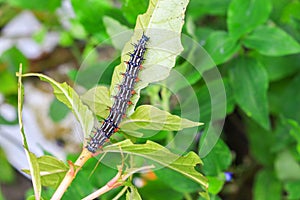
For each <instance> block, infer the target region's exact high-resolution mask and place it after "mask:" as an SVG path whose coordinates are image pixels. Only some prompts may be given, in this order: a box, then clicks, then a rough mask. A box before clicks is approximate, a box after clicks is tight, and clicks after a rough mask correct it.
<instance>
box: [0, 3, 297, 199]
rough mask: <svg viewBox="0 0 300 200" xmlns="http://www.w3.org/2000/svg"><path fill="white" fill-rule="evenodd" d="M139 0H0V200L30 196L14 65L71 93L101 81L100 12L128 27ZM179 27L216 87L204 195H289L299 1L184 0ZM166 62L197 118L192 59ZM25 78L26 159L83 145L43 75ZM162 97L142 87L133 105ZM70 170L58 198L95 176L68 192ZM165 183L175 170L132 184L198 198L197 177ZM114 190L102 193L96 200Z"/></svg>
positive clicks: (105, 44) (206, 109)
mask: <svg viewBox="0 0 300 200" xmlns="http://www.w3.org/2000/svg"><path fill="white" fill-rule="evenodd" d="M148 3H149V2H148V1H147V0H88V1H80V0H52V1H43V0H31V1H25V0H0V185H1V190H0V200H2V199H8V200H21V199H26V196H28V195H29V194H32V189H31V182H30V179H29V177H28V176H26V175H24V174H23V172H21V169H25V168H28V163H27V160H26V158H25V154H24V150H23V147H22V140H21V137H20V133H19V126H18V124H17V110H16V108H17V78H16V76H15V73H16V72H17V71H18V68H19V63H22V64H23V71H24V73H25V72H37V73H43V74H46V75H48V76H50V77H52V78H53V79H55V80H56V81H58V82H67V83H68V84H70V85H71V86H74V87H75V89H76V90H77V91H85V90H86V89H89V88H91V87H92V86H93V85H89V83H88V82H87V81H86V80H89V79H90V78H91V77H92V76H93V75H94V74H95V73H97V70H99V68H101V67H102V66H107V65H108V66H109V67H108V68H106V70H105V74H104V76H102V78H101V80H99V82H98V84H102V85H107V86H109V84H110V79H111V75H112V72H113V69H114V66H116V65H117V64H118V63H119V62H120V61H119V60H114V59H113V58H114V57H116V56H118V55H119V54H120V52H119V51H118V50H116V47H114V46H113V45H112V42H111V41H110V40H108V39H109V34H108V33H107V29H108V28H111V27H110V26H111V25H110V24H107V23H105V20H103V19H104V18H105V17H106V18H107V17H108V18H111V19H114V20H115V21H117V22H118V23H119V24H120V27H121V25H122V26H125V27H128V28H131V29H132V28H134V25H135V20H136V17H137V15H138V14H141V13H144V12H145V11H146V9H147V6H148ZM183 33H185V34H187V35H189V36H190V37H191V38H193V39H194V40H195V41H197V42H198V43H199V44H201V45H202V46H203V48H204V49H205V50H207V52H208V53H209V54H210V55H211V57H212V59H213V60H214V61H215V63H216V64H217V67H218V69H219V71H220V73H221V75H222V78H223V82H224V85H225V89H226V96H227V111H226V113H227V115H226V118H225V126H224V129H223V132H222V136H221V139H220V140H219V141H218V143H217V144H216V146H215V147H214V149H213V150H212V151H211V152H210V153H209V154H208V155H207V156H206V157H205V158H202V159H203V162H204V167H203V168H202V169H201V170H202V172H203V173H204V174H205V175H206V176H207V177H208V179H209V183H210V186H209V193H210V196H211V198H212V199H237V200H240V199H243V200H247V199H257V200H265V199H272V200H274V199H275V200H276V199H300V193H299V188H300V165H299V164H300V107H299V105H300V93H299V91H300V76H299V73H300V45H299V42H300V1H298V0H254V1H250V0H191V1H190V4H189V6H188V9H187V11H186V22H185V26H184V29H183ZM100 43H101V45H100V46H99V45H98V44H100ZM92 49H96V51H93V55H92V61H90V62H89V63H88V67H87V69H86V70H85V71H84V72H83V74H82V79H80V80H77V82H76V85H74V81H75V78H76V74H77V72H78V68H79V66H80V65H81V63H82V61H83V60H84V59H85V57H87V55H89V56H91V55H90V52H91V50H92ZM117 49H118V48H117ZM185 52H187V53H189V49H185ZM196 56H197V55H196ZM176 69H177V70H178V71H180V72H182V74H183V75H184V76H185V77H186V78H187V80H188V81H189V83H190V84H191V85H192V86H193V88H194V91H195V92H196V94H197V97H198V101H199V104H200V110H201V122H204V123H205V124H208V123H209V122H210V115H211V113H210V108H211V105H212V102H211V99H210V95H209V92H208V89H207V87H206V85H205V82H204V81H203V80H202V79H201V76H200V75H198V76H193V75H195V74H193V73H192V72H193V68H192V66H191V65H190V64H189V63H187V62H185V61H184V60H182V59H178V62H177V65H176ZM209 70H210V69H207V72H209ZM24 87H25V104H24V111H23V112H24V113H23V117H24V119H23V120H24V127H25V132H26V134H27V141H28V143H29V148H30V150H31V151H32V152H34V153H35V154H36V155H37V156H41V155H45V154H50V155H54V156H56V157H58V158H60V159H62V160H64V161H66V160H67V159H71V160H74V158H76V155H77V154H78V152H79V151H80V150H81V147H82V136H81V130H80V127H79V126H78V125H77V124H76V120H75V118H74V116H73V115H72V114H71V113H70V111H69V110H68V108H67V107H66V106H64V105H63V104H62V103H60V102H59V101H58V100H56V99H55V97H54V95H53V93H52V92H53V91H52V89H51V87H50V86H49V85H48V84H47V83H44V82H41V81H40V80H38V79H37V78H26V79H24ZM166 99H167V101H170V104H169V106H168V109H169V110H170V112H171V113H174V114H178V113H180V111H179V108H178V105H176V102H174V101H172V95H168V94H166V93H162V88H159V87H157V86H153V87H149V88H147V89H146V90H145V91H143V92H142V98H141V100H140V101H141V102H140V104H143V103H144V102H148V103H151V104H156V105H157V106H161V107H163V102H165V101H166ZM205 128H206V127H205V126H204V127H201V128H200V129H199V134H198V141H195V144H194V145H193V146H191V149H190V150H193V151H195V152H196V153H198V152H200V149H201V135H202V134H203V133H204V134H205V131H206V129H205ZM74 136H75V137H74ZM149 139H151V140H154V141H156V142H159V143H161V144H165V143H166V141H168V135H167V133H165V132H161V133H159V134H158V135H156V136H155V137H152V138H149ZM90 167H91V168H93V164H91V165H90ZM87 168H88V167H87ZM103 168H104V169H105V170H106V172H107V174H114V171H109V170H110V169H106V168H105V166H103ZM99 176H100V175H99ZM78 179H79V181H78V182H77V183H76V182H75V183H74V184H75V187H73V188H72V189H69V190H68V194H66V196H65V197H64V199H72V197H74V196H77V194H85V193H88V191H91V190H92V189H95V188H96V187H98V186H99V185H101V184H100V183H99V182H101V183H104V182H105V181H104V180H101V181H100V180H96V179H97V174H96V177H95V178H94V179H93V180H92V181H90V182H85V183H87V185H86V187H85V188H84V189H83V188H81V189H79V186H80V180H81V181H83V180H85V179H84V177H79V178H78ZM99 179H100V178H99ZM173 181H176V179H175V180H174V179H167V177H166V176H163V175H162V174H161V173H157V174H156V175H155V176H154V178H153V177H152V178H149V177H146V176H140V177H137V179H136V182H135V183H136V184H137V185H139V186H140V187H141V189H140V193H141V196H142V197H143V199H166V198H169V199H175V200H176V199H201V197H199V195H198V193H197V192H199V191H200V189H199V186H194V185H192V186H186V187H183V185H185V183H182V184H183V185H180V187H179V186H178V185H177V184H178V181H177V182H173ZM81 183H82V182H81ZM76 184H77V186H78V187H76ZM186 184H187V185H188V183H186ZM102 185H103V184H102ZM88 189H91V190H88ZM157 191H163V192H157ZM52 192H53V189H51V188H50V189H49V188H47V189H45V191H43V197H44V198H45V199H48V198H49V197H50V196H51V193H52ZM114 194H115V193H114V191H112V192H111V193H109V194H107V195H106V196H104V197H103V199H111V198H112V196H113V195H114Z"/></svg>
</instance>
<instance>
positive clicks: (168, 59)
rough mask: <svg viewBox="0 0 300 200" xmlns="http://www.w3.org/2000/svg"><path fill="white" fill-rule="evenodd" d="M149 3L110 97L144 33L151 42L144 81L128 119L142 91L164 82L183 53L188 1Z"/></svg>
mask: <svg viewBox="0 0 300 200" xmlns="http://www.w3.org/2000/svg"><path fill="white" fill-rule="evenodd" d="M150 2H151V3H150V4H149V7H148V10H147V12H146V13H145V14H143V15H140V16H139V17H138V18H137V23H136V27H135V31H134V35H133V36H132V38H131V40H130V41H129V42H128V43H127V44H126V45H125V47H124V49H123V52H122V57H121V61H122V62H121V64H120V65H118V66H117V67H116V68H115V70H114V74H113V78H112V82H111V87H110V94H114V92H115V86H116V85H117V84H119V83H120V82H121V80H122V75H121V74H120V72H124V71H125V68H126V65H125V63H124V61H127V60H128V59H129V55H127V53H128V52H132V51H133V46H132V45H131V44H132V43H136V42H137V41H138V40H139V39H140V38H141V35H142V33H143V32H144V34H145V35H146V36H148V37H150V40H149V42H148V45H147V51H146V54H145V56H144V57H145V59H146V60H145V62H144V63H143V67H144V69H143V70H142V71H141V72H140V74H139V78H140V79H141V81H140V82H138V84H137V85H136V87H135V91H136V93H137V94H136V95H134V96H133V97H132V98H131V101H132V103H133V106H130V107H129V108H128V110H127V114H128V116H130V114H131V113H132V112H133V110H134V106H135V105H136V103H137V101H138V99H139V96H140V95H139V94H140V90H141V89H142V88H145V87H146V86H147V85H148V84H149V83H152V82H155V81H159V80H163V79H165V78H166V77H167V76H168V75H169V73H170V70H171V68H172V67H174V65H175V60H176V57H177V55H179V53H180V52H181V51H182V45H181V42H180V34H179V33H180V32H181V29H182V26H183V23H184V13H185V9H186V6H187V4H188V0H182V1H181V3H178V1H175V0H173V1H162V0H153V1H150Z"/></svg>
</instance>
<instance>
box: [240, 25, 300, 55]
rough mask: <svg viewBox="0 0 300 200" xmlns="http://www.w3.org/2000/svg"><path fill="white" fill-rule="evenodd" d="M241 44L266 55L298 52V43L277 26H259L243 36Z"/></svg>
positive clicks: (299, 50) (299, 48)
mask: <svg viewBox="0 0 300 200" xmlns="http://www.w3.org/2000/svg"><path fill="white" fill-rule="evenodd" d="M243 44H244V45H245V46H246V47H248V48H250V49H255V50H256V51H258V52H259V53H261V54H263V55H266V56H284V55H289V54H295V53H299V52H300V45H299V43H297V41H296V40H295V39H293V38H292V37H291V36H290V35H288V34H287V33H286V32H284V31H283V30H281V29H280V28H278V27H269V26H260V27H258V28H256V29H255V30H254V31H253V33H251V34H249V35H247V36H246V37H245V38H244V40H243Z"/></svg>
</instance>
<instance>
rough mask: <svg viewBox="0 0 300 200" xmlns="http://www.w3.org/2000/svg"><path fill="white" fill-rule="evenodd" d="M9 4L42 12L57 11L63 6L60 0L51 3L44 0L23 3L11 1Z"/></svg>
mask: <svg viewBox="0 0 300 200" xmlns="http://www.w3.org/2000/svg"><path fill="white" fill-rule="evenodd" d="M8 3H9V4H11V5H14V6H19V7H21V8H23V9H32V10H41V11H50V12H53V11H55V9H56V8H58V7H59V6H60V4H61V1H60V0H51V1H43V0H31V1H23V0H9V1H8Z"/></svg>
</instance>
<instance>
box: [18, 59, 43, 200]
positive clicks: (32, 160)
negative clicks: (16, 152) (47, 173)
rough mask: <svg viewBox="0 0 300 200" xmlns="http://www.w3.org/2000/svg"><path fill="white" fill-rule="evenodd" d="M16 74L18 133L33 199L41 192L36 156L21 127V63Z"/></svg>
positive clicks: (39, 196) (22, 89) (22, 94)
mask: <svg viewBox="0 0 300 200" xmlns="http://www.w3.org/2000/svg"><path fill="white" fill-rule="evenodd" d="M17 76H18V119H19V126H20V133H21V136H22V140H23V146H24V150H25V154H26V157H27V160H28V162H29V169H30V175H31V179H32V185H33V189H34V196H35V199H37V200H39V199H40V198H41V192H42V191H41V189H42V185H41V178H40V170H39V165H38V163H37V158H36V156H35V155H34V154H33V153H31V152H30V151H29V148H28V144H27V139H26V135H25V131H24V127H23V120H22V107H23V96H24V88H23V84H22V64H20V67H19V73H18V74H17Z"/></svg>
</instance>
